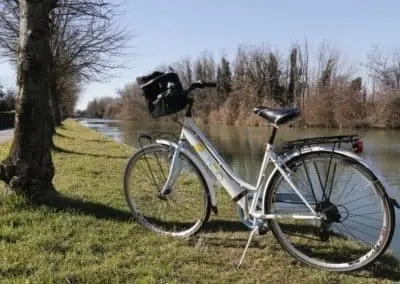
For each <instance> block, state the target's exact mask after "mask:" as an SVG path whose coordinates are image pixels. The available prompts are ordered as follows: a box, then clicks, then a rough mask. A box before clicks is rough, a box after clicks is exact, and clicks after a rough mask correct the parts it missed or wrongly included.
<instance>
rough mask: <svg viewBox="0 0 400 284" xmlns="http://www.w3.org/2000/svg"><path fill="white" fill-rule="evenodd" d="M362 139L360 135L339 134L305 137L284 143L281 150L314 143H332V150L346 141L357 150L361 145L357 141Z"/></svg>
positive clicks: (285, 150) (282, 151)
mask: <svg viewBox="0 0 400 284" xmlns="http://www.w3.org/2000/svg"><path fill="white" fill-rule="evenodd" d="M360 140H361V138H360V136H359V135H339V136H325V137H313V138H305V139H299V140H293V141H288V142H285V143H283V144H282V145H281V146H280V152H281V153H284V152H287V151H291V150H298V149H302V148H305V147H308V146H312V145H327V144H331V145H332V150H334V149H335V148H340V147H341V146H342V144H346V143H348V144H351V147H352V148H353V149H354V150H356V147H359V145H358V144H357V142H358V141H360ZM361 147H362V146H361ZM361 151H362V149H361Z"/></svg>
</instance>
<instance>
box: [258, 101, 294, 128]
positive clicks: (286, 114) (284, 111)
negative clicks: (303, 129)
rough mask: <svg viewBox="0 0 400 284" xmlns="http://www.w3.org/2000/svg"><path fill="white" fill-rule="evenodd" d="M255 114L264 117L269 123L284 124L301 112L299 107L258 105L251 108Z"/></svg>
mask: <svg viewBox="0 0 400 284" xmlns="http://www.w3.org/2000/svg"><path fill="white" fill-rule="evenodd" d="M253 110H254V112H255V113H256V114H258V115H259V116H261V117H262V118H264V119H266V120H267V121H268V122H269V123H272V124H274V125H280V124H284V123H286V122H289V121H290V120H292V119H294V118H296V117H298V116H299V115H300V113H301V111H300V109H299V108H278V109H273V108H267V107H263V106H258V107H256V108H254V109H253Z"/></svg>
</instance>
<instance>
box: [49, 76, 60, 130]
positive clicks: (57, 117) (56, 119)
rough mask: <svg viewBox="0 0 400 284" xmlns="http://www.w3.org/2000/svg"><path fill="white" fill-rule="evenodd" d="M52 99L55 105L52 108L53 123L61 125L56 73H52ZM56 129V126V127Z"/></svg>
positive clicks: (55, 125)
mask: <svg viewBox="0 0 400 284" xmlns="http://www.w3.org/2000/svg"><path fill="white" fill-rule="evenodd" d="M50 90H51V99H52V103H53V106H52V108H51V112H52V116H53V124H54V127H57V126H60V125H61V114H60V103H59V99H58V95H59V94H58V93H57V77H56V75H55V74H52V75H51V87H50ZM54 131H55V128H54Z"/></svg>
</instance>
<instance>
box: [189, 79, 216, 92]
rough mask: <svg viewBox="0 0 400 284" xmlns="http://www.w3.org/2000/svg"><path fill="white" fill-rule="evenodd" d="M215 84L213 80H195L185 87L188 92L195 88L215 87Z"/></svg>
mask: <svg viewBox="0 0 400 284" xmlns="http://www.w3.org/2000/svg"><path fill="white" fill-rule="evenodd" d="M216 87H217V84H216V83H213V82H203V81H197V82H193V83H192V84H190V86H189V87H188V88H187V89H186V92H187V93H188V94H189V93H190V92H191V91H194V90H195V89H204V88H216Z"/></svg>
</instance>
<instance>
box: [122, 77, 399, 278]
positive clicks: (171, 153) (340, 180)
mask: <svg viewBox="0 0 400 284" xmlns="http://www.w3.org/2000/svg"><path fill="white" fill-rule="evenodd" d="M137 80H138V82H140V83H142V84H141V88H142V89H143V91H144V96H145V98H146V100H147V103H148V108H149V113H150V115H151V116H152V117H153V118H158V117H161V116H165V115H169V114H171V113H177V112H179V111H180V110H183V109H186V113H185V116H184V121H183V123H181V126H182V129H181V134H180V137H179V138H178V139H177V140H178V141H171V140H169V139H162V138H154V137H151V135H143V136H142V138H143V137H144V138H147V139H150V140H151V141H152V142H151V143H150V144H149V145H146V146H143V145H142V144H141V147H140V149H139V150H138V151H137V152H136V153H135V154H134V155H133V156H132V157H131V158H130V159H129V161H128V162H127V165H126V168H125V173H124V193H125V198H126V200H127V203H128V206H129V207H130V210H131V212H132V214H133V216H134V217H135V219H136V220H137V221H138V222H139V223H141V224H142V225H143V226H145V227H146V228H147V229H149V230H151V231H153V232H155V233H158V234H162V235H169V236H173V237H190V236H192V235H194V234H196V233H198V232H199V231H200V230H201V228H202V226H203V225H204V224H205V222H207V220H208V219H209V217H210V213H211V210H212V211H213V212H214V213H215V214H217V212H218V209H217V198H216V192H215V188H214V186H215V185H216V184H217V183H218V184H220V185H221V186H222V188H223V189H225V190H226V192H227V193H228V194H229V196H230V198H231V199H232V201H234V202H236V203H237V204H238V208H239V213H240V214H239V216H240V218H241V219H242V221H243V223H245V225H246V226H248V227H249V228H250V229H251V233H250V235H249V239H248V242H247V244H246V247H245V248H244V251H243V254H242V257H241V259H240V261H239V264H238V267H240V265H241V264H242V263H243V260H244V257H245V254H246V252H247V249H248V246H249V244H250V241H251V239H252V238H253V236H254V234H255V233H258V234H264V233H266V231H267V230H268V229H270V230H271V231H272V233H273V235H274V236H275V238H276V239H277V241H278V242H279V243H280V244H281V246H282V247H283V248H284V249H285V250H286V251H287V252H288V253H289V254H290V255H292V256H293V257H294V258H296V259H297V260H299V261H301V262H303V263H306V264H308V265H310V266H312V267H316V268H320V269H325V270H330V271H341V272H344V271H354V270H358V269H360V268H362V267H364V266H366V265H368V264H370V263H372V262H373V261H374V260H376V259H377V258H378V257H379V256H380V255H381V254H383V253H384V252H385V251H386V250H387V247H388V245H389V244H390V242H391V239H392V236H393V232H394V228H395V214H394V208H393V204H392V201H391V199H390V198H389V196H388V194H387V193H386V190H385V186H386V185H385V184H384V181H383V179H381V178H379V177H378V175H377V174H376V170H374V169H373V168H372V167H371V166H369V165H368V164H367V163H366V162H365V161H364V160H363V159H362V158H361V157H360V156H359V155H357V154H358V153H361V152H362V140H361V139H360V137H359V136H357V135H347V136H331V137H316V138H309V139H300V140H295V141H289V142H286V143H284V144H283V145H282V146H281V147H280V149H278V147H277V146H275V145H274V140H275V137H276V134H277V130H278V128H279V127H280V126H281V125H283V124H285V123H288V122H289V121H291V120H294V119H295V118H297V117H298V116H299V115H300V110H299V109H297V108H282V109H270V108H266V107H256V108H255V109H254V112H255V113H256V114H257V115H259V116H261V117H262V118H264V119H265V120H266V123H267V124H269V125H271V126H272V134H271V136H270V138H269V140H268V143H266V148H265V153H264V157H263V160H262V164H261V167H260V171H259V175H258V179H257V183H256V185H251V184H249V183H247V182H246V181H244V180H243V179H242V178H240V177H239V176H237V175H236V173H235V172H234V171H233V170H232V169H231V168H230V167H229V165H228V164H227V163H226V162H225V161H224V159H223V158H222V157H221V156H220V155H219V153H218V151H217V150H216V149H215V148H214V147H213V145H212V144H211V142H210V141H209V140H208V139H207V138H206V137H205V135H204V134H203V133H202V131H201V130H200V129H199V128H198V126H197V125H196V123H195V122H194V120H193V118H192V107H193V103H194V100H193V97H194V95H193V92H192V91H193V90H195V89H199V88H200V89H202V88H205V87H215V86H216V84H215V83H205V82H201V81H199V82H194V83H192V84H191V85H190V86H189V87H188V88H187V89H183V88H182V87H181V85H180V82H179V78H178V77H177V76H176V74H174V73H153V74H151V75H149V76H147V77H144V79H143V77H138V79H137ZM177 101H179V102H181V104H180V105H177V104H176V103H175V102H177ZM182 102H185V103H182ZM139 139H140V138H139ZM153 140H155V141H153ZM346 143H347V144H346ZM342 144H346V145H350V146H351V147H352V151H349V150H343V149H341V147H340V145H342ZM326 145H328V146H326ZM269 164H272V165H273V167H274V169H273V170H272V172H270V173H269V174H267V173H266V169H267V167H268V165H269ZM139 166H143V168H140V167H139ZM155 169H157V171H156V170H155ZM136 170H138V171H139V172H138V173H137V174H133V173H132V171H136ZM158 170H159V171H158ZM145 173H149V175H146V174H145ZM337 174H339V175H338V176H336V175H337ZM132 180H134V181H136V180H139V181H140V182H141V184H140V186H138V187H137V188H135V189H134V190H133V191H131V190H130V189H131V188H130V183H131V181H132ZM151 185H154V186H155V189H153V190H152V191H150V192H147V191H146V190H147V189H149V187H150V186H151ZM183 189H187V190H186V191H185V190H184V191H182V192H181V190H183ZM145 191H146V192H145ZM196 192H197V194H196ZM181 197H183V201H178V199H179V198H181ZM193 197H195V198H197V201H191V200H190V201H189V198H193ZM346 198H349V200H348V201H346ZM141 202H143V203H144V204H141ZM155 204H157V205H159V206H160V208H158V207H156V206H155ZM173 205H177V206H178V209H177V210H173V208H172V206H173ZM367 210H369V211H367ZM146 211H148V212H146ZM184 211H188V213H187V215H184V214H183V213H184ZM158 213H160V216H158ZM175 213H177V214H176V215H174V214H175ZM379 216H380V217H379ZM182 219H184V220H182ZM373 225H376V226H377V228H375V227H373ZM364 229H365V230H364ZM303 233H304V236H303V238H301V234H303ZM361 238H365V239H363V240H360V239H361Z"/></svg>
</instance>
